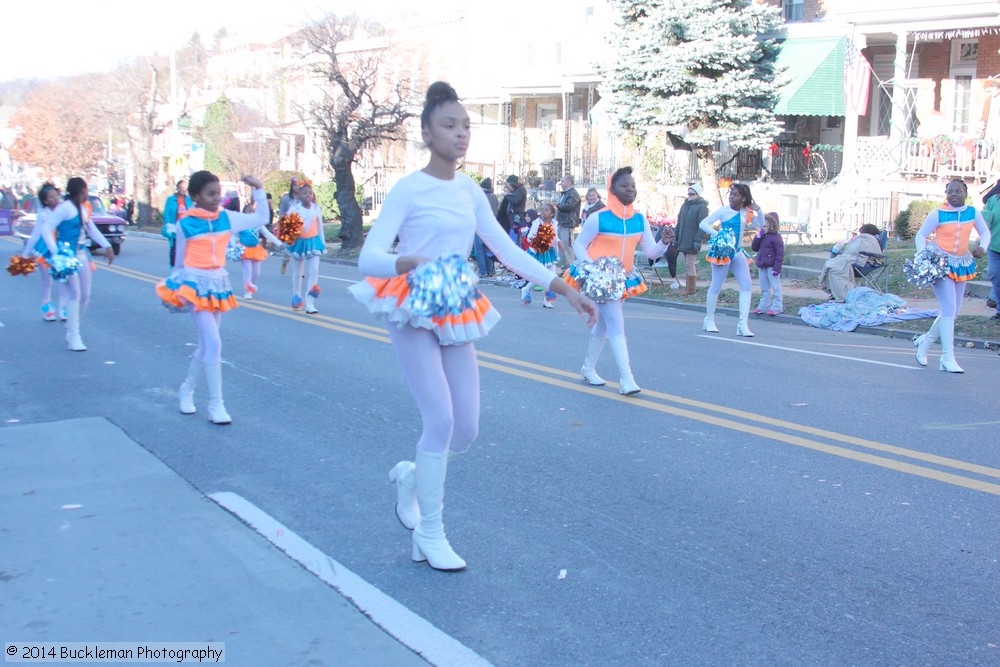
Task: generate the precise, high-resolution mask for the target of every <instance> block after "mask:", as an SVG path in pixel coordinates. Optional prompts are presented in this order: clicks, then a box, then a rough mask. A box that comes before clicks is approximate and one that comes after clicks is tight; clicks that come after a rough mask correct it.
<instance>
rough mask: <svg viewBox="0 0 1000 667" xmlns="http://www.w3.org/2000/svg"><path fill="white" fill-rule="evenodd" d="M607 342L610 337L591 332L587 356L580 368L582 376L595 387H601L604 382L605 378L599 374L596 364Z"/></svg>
mask: <svg viewBox="0 0 1000 667" xmlns="http://www.w3.org/2000/svg"><path fill="white" fill-rule="evenodd" d="M607 342H608V339H607V338H606V337H605V336H595V335H594V334H590V340H589V341H588V343H587V356H586V357H585V358H584V360H583V366H582V367H581V368H580V377H581V378H583V380H584V381H585V382H587V383H588V384H592V385H594V386H595V387H600V386H601V385H603V384H604V378H602V377H601V376H600V375H598V374H597V371H596V370H595V366H597V360H598V359H599V358H600V357H601V352H603V351H604V344H605V343H607Z"/></svg>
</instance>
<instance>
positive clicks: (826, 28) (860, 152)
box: [769, 0, 1000, 181]
mask: <svg viewBox="0 0 1000 667" xmlns="http://www.w3.org/2000/svg"><path fill="white" fill-rule="evenodd" d="M769 3H770V4H775V5H779V6H780V7H781V9H782V12H783V14H784V18H785V24H784V27H783V31H782V33H783V34H782V35H780V36H779V37H780V38H781V39H783V40H784V41H783V48H782V53H781V56H780V60H781V62H782V63H783V64H784V65H786V66H787V67H788V70H787V76H788V77H789V80H790V82H789V84H788V85H787V86H786V88H785V90H784V93H783V95H782V97H781V99H780V100H779V103H778V107H777V109H776V112H777V113H779V115H780V117H781V119H782V120H783V122H784V127H785V132H784V134H783V135H782V136H781V137H779V138H778V139H779V142H789V143H791V142H798V143H804V142H810V143H811V144H813V145H820V146H823V147H830V148H832V149H836V150H835V152H838V153H839V152H840V151H841V150H842V151H843V160H841V159H840V158H839V157H837V156H833V159H832V160H828V161H830V162H833V163H834V164H835V165H836V168H835V171H839V170H840V169H841V168H842V167H843V163H844V162H847V163H849V164H850V166H851V169H852V170H855V171H857V172H858V173H860V174H862V175H865V176H869V177H885V176H887V175H893V174H900V175H903V176H908V177H918V178H934V179H937V178H946V177H951V176H959V177H964V178H968V179H978V180H980V181H985V180H986V179H988V178H990V177H991V176H993V175H995V174H996V172H997V166H996V164H995V157H994V156H995V145H996V140H997V138H998V130H1000V124H998V123H1000V120H998V119H1000V108H998V107H1000V104H998V103H995V102H994V99H995V98H996V95H997V92H998V87H997V82H996V77H997V75H1000V54H998V48H1000V2H997V1H996V0H988V1H984V0H973V1H971V2H958V3H947V4H946V3H942V2H940V0H875V1H872V0H826V1H825V2H820V0H769ZM859 54H860V57H861V58H863V60H861V59H859V57H858V56H859ZM852 70H853V71H852ZM862 72H863V73H865V74H866V75H867V78H868V79H869V80H868V81H867V82H866V83H867V84H868V86H867V88H868V91H869V92H868V94H867V95H866V96H865V95H864V94H863V90H858V89H857V88H856V89H852V76H854V77H855V82H854V83H855V84H857V83H858V82H857V81H856V78H857V76H858V75H859V74H860V73H862ZM858 88H862V89H863V86H858ZM852 98H854V99H852ZM852 102H855V103H858V102H860V106H857V105H856V104H854V105H852Z"/></svg>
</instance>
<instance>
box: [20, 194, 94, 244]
mask: <svg viewBox="0 0 1000 667" xmlns="http://www.w3.org/2000/svg"><path fill="white" fill-rule="evenodd" d="M78 215H79V216H80V217H81V220H80V228H81V229H82V230H83V231H84V232H85V233H86V234H87V236H89V237H90V238H91V239H93V240H94V242H95V243H97V245H99V246H101V247H102V248H110V247H111V243H110V242H109V241H108V240H107V239H106V238H104V234H102V233H101V230H99V229H98V228H97V225H95V224H94V221H93V220H91V219H90V215H89V214H88V213H87V207H86V206H81V207H80V208H79V210H78V209H77V208H76V204H74V203H73V202H71V201H63V202H60V204H59V205H58V206H56V207H55V208H54V209H50V208H47V207H44V206H43V207H41V208H40V209H39V210H38V216H37V217H36V219H35V228H34V229H32V230H31V236H30V237H28V242H27V243H26V244H25V246H24V250H22V251H21V256H22V257H28V256H29V255H30V254H31V249H32V248H34V247H35V243H36V242H37V241H38V239H42V240H43V241H44V242H45V245H46V246H47V247H48V249H49V252H50V253H52V254H53V255H55V254H56V253H57V252H58V250H57V248H56V242H55V239H56V237H57V231H56V230H57V229H58V228H59V225H61V224H62V223H64V222H66V221H67V220H72V219H73V218H75V217H76V216H78Z"/></svg>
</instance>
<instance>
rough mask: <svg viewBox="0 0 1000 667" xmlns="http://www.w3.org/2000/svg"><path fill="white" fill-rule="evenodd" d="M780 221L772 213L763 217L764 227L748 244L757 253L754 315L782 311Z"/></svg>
mask: <svg viewBox="0 0 1000 667" xmlns="http://www.w3.org/2000/svg"><path fill="white" fill-rule="evenodd" d="M780 230H781V221H780V220H779V219H778V214H777V213H775V212H774V211H772V212H770V213H768V214H767V215H765V216H764V226H763V227H762V228H761V230H760V231H759V232H757V236H755V237H754V239H753V241H752V242H751V243H750V247H751V248H753V250H754V252H756V253H757V257H756V258H754V263H755V264H756V265H757V275H758V276H759V278H760V301H759V302H758V303H757V307H756V308H755V309H754V311H753V312H754V313H756V314H757V315H760V314H761V313H763V312H766V313H767V314H768V315H777V314H778V313H780V312H781V311H782V310H784V304H782V302H781V262H782V261H783V260H784V259H785V242H784V241H782V240H781V234H780Z"/></svg>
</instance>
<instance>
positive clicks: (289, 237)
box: [275, 213, 302, 245]
mask: <svg viewBox="0 0 1000 667" xmlns="http://www.w3.org/2000/svg"><path fill="white" fill-rule="evenodd" d="M300 234H302V218H300V217H299V214H298V213H288V214H286V215H283V216H281V218H279V219H278V232H277V233H276V234H275V236H277V237H278V240H280V241H281V242H282V243H284V244H285V245H292V244H293V243H295V242H296V241H298V240H299V235H300Z"/></svg>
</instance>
